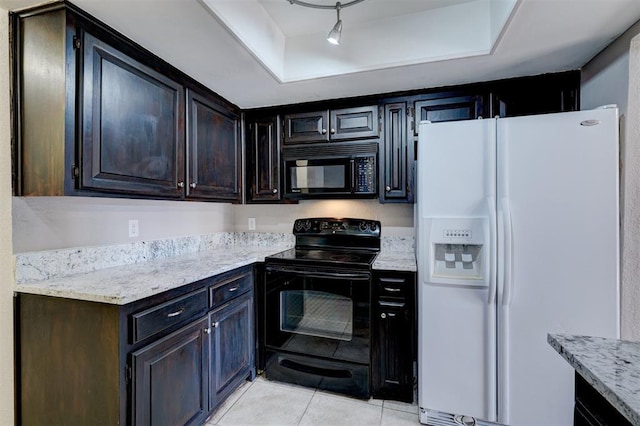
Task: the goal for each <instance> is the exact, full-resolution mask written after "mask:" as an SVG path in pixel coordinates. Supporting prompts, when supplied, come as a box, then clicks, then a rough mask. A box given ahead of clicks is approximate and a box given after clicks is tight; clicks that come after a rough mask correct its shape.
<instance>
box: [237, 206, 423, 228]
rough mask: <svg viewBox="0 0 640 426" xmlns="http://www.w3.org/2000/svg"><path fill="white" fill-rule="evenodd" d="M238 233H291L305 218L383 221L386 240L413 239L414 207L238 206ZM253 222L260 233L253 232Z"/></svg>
mask: <svg viewBox="0 0 640 426" xmlns="http://www.w3.org/2000/svg"><path fill="white" fill-rule="evenodd" d="M233 216H234V232H291V231H292V230H293V221H294V220H295V219H298V218H304V217H354V218H362V219H375V220H379V221H380V222H381V224H382V235H383V236H384V237H413V234H414V229H413V204H380V202H379V201H378V200H377V199H374V200H308V201H301V202H300V204H275V205H274V204H249V205H234V206H233ZM249 218H255V219H256V229H255V231H254V230H249V229H248V223H249Z"/></svg>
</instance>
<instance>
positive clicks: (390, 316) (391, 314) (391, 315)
mask: <svg viewBox="0 0 640 426" xmlns="http://www.w3.org/2000/svg"><path fill="white" fill-rule="evenodd" d="M387 315H388V316H389V318H393V317H395V316H396V314H394V313H393V312H389V313H388V314H387Z"/></svg>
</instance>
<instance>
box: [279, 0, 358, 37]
mask: <svg viewBox="0 0 640 426" xmlns="http://www.w3.org/2000/svg"><path fill="white" fill-rule="evenodd" d="M287 1H288V2H289V4H297V5H299V6H305V7H312V8H314V9H335V10H336V14H337V19H336V24H335V25H334V26H333V28H332V29H331V31H329V34H328V35H327V41H328V42H329V43H331V44H336V45H338V44H340V37H341V36H342V19H340V9H343V8H345V7H349V6H353V5H354V4H356V3H360V2H363V1H364V0H352V1H350V2H347V3H344V4H342V3H340V2H337V3H336V4H335V6H328V5H324V4H315V3H309V2H306V1H299V0H287Z"/></svg>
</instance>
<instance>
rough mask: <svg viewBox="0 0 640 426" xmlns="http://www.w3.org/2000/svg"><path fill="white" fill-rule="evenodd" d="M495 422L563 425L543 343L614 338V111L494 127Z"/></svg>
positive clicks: (560, 391) (565, 368)
mask: <svg viewBox="0 0 640 426" xmlns="http://www.w3.org/2000/svg"><path fill="white" fill-rule="evenodd" d="M497 133H498V195H497V196H498V217H499V221H498V222H499V225H498V245H499V246H500V251H499V259H500V263H499V266H498V283H499V288H498V290H499V293H498V294H499V297H498V326H499V327H498V328H499V331H498V336H499V337H498V338H499V345H498V348H499V349H498V353H499V367H498V372H499V384H498V387H499V391H500V392H499V401H498V413H499V415H498V421H500V422H502V423H508V424H514V425H541V424H544V425H570V424H572V419H573V404H574V401H573V399H574V394H573V375H574V372H573V369H572V368H571V367H570V366H569V364H567V363H566V362H565V361H564V360H563V359H562V358H561V357H559V356H558V354H557V353H556V352H555V351H554V350H553V349H552V348H551V347H550V346H549V345H548V344H547V333H569V334H584V335H593V336H602V337H612V338H617V337H619V308H618V307H619V290H618V288H619V287H618V281H619V271H618V250H619V248H618V247H619V245H618V231H619V229H618V120H617V109H600V110H592V111H580V112H571V113H560V114H547V115H541V116H529V117H516V118H507V119H499V120H498V125H497Z"/></svg>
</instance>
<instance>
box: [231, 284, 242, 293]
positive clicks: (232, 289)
mask: <svg viewBox="0 0 640 426" xmlns="http://www.w3.org/2000/svg"><path fill="white" fill-rule="evenodd" d="M239 288H240V286H239V285H237V286H235V287H231V288H230V289H229V292H230V293H233V292H234V291H236V290H238V289H239Z"/></svg>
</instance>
